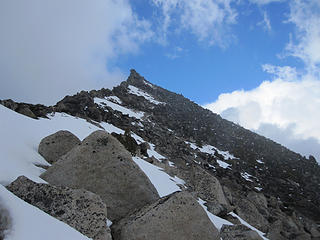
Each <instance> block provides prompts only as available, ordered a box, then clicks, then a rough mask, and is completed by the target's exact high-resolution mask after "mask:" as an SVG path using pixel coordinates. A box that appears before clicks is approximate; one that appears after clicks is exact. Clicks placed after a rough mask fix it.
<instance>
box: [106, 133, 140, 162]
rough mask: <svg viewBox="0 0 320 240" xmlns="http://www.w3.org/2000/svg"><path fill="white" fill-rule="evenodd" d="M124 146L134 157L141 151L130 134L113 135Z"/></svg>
mask: <svg viewBox="0 0 320 240" xmlns="http://www.w3.org/2000/svg"><path fill="white" fill-rule="evenodd" d="M111 135H112V136H114V137H115V138H116V139H118V141H119V142H121V143H122V145H123V146H124V147H125V148H126V149H127V150H128V151H129V152H130V153H131V154H132V155H133V156H135V155H136V154H137V153H138V151H139V145H138V143H137V142H136V140H135V139H134V138H133V137H131V136H130V133H128V132H126V133H125V134H117V133H111Z"/></svg>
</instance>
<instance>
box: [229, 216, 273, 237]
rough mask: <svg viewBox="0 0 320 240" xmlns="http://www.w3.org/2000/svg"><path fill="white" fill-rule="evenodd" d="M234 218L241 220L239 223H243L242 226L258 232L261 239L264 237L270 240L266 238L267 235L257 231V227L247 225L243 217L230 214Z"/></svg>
mask: <svg viewBox="0 0 320 240" xmlns="http://www.w3.org/2000/svg"><path fill="white" fill-rule="evenodd" d="M230 214H231V215H232V216H233V217H236V218H238V219H239V221H240V222H241V224H243V225H245V226H247V227H248V228H250V229H251V230H253V231H255V232H257V233H258V234H259V235H260V237H262V238H263V239H264V240H268V238H266V237H264V235H265V233H263V232H261V231H260V230H258V229H256V228H255V227H253V226H251V225H250V224H249V223H247V222H246V221H245V220H243V219H242V218H241V217H239V216H238V215H237V214H235V213H234V212H231V213H230Z"/></svg>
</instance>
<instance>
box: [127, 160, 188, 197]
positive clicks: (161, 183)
mask: <svg viewBox="0 0 320 240" xmlns="http://www.w3.org/2000/svg"><path fill="white" fill-rule="evenodd" d="M132 159H133V161H134V162H135V163H136V164H138V166H139V167H140V168H141V170H142V171H143V172H144V173H145V174H146V175H147V177H148V178H149V180H150V181H151V183H152V184H153V186H154V187H155V188H156V190H157V192H158V193H159V196H160V197H164V196H167V195H169V194H171V193H173V192H176V191H181V190H180V187H179V186H178V184H184V183H185V182H184V181H183V180H182V179H180V178H178V177H176V176H175V177H174V178H173V177H170V176H169V175H168V174H167V173H165V172H164V171H163V169H162V168H160V167H157V166H155V165H153V164H151V163H148V162H146V161H144V160H143V159H141V158H139V157H132Z"/></svg>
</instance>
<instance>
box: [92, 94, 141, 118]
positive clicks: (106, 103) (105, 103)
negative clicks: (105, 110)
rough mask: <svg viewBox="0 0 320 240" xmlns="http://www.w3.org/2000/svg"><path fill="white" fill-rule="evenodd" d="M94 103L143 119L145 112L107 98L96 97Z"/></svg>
mask: <svg viewBox="0 0 320 240" xmlns="http://www.w3.org/2000/svg"><path fill="white" fill-rule="evenodd" d="M94 103H96V104H98V105H99V106H101V107H105V106H108V107H111V108H112V109H113V110H116V111H119V112H121V113H122V114H124V115H129V117H134V118H137V119H142V117H143V116H144V112H139V111H133V110H131V109H129V108H125V107H123V106H121V105H119V104H116V103H114V102H111V101H109V100H107V99H105V98H94Z"/></svg>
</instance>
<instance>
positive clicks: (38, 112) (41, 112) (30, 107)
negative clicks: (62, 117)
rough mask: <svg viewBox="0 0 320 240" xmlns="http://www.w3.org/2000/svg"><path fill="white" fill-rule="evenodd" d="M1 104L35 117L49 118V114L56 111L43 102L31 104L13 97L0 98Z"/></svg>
mask: <svg viewBox="0 0 320 240" xmlns="http://www.w3.org/2000/svg"><path fill="white" fill-rule="evenodd" d="M0 104H2V105H3V106H5V107H7V108H10V109H11V110H13V111H15V112H18V113H21V114H23V115H25V116H27V117H31V118H34V119H37V118H40V117H41V118H47V114H48V113H51V112H53V111H54V109H53V107H47V106H44V105H42V104H36V105H34V104H29V103H18V102H14V101H13V100H11V99H7V100H0Z"/></svg>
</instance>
